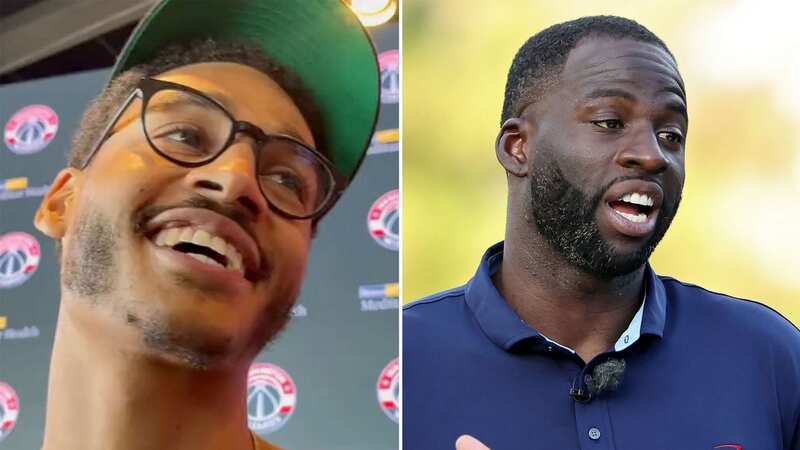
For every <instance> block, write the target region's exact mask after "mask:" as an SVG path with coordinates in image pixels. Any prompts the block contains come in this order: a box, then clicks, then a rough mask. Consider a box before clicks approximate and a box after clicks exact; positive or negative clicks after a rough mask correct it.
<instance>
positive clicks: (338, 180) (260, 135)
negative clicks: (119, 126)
mask: <svg viewBox="0 0 800 450" xmlns="http://www.w3.org/2000/svg"><path fill="white" fill-rule="evenodd" d="M166 89H174V90H178V91H183V92H187V93H189V94H193V95H197V96H199V97H201V98H203V99H204V100H207V101H209V102H211V103H212V104H214V105H215V106H216V107H217V108H219V109H220V111H222V113H223V114H224V115H225V116H226V117H227V118H228V120H230V122H231V130H230V133H229V135H228V138H227V140H226V141H225V143H224V144H223V145H222V147H221V149H220V150H218V151H217V153H216V154H215V155H214V156H212V157H211V158H209V159H208V160H205V161H197V162H186V161H181V160H179V159H176V158H173V157H171V156H169V155H167V154H166V153H164V152H163V151H161V150H160V149H159V148H158V147H157V146H156V145H155V144H153V142H152V141H151V139H150V135H149V134H148V133H147V127H146V125H145V116H144V115H145V110H146V109H147V103H148V102H149V101H150V99H151V98H152V97H153V96H154V95H155V94H156V93H158V92H160V91H162V90H166ZM137 97H138V98H141V100H142V107H141V108H140V110H139V121H140V122H141V123H142V134H144V137H145V139H146V140H147V144H148V145H149V146H150V149H151V150H153V151H154V152H156V154H158V155H159V156H161V157H162V158H164V159H166V160H167V161H170V162H172V163H174V164H176V165H178V166H181V167H186V168H190V169H191V168H195V167H202V166H205V165H207V164H211V163H212V162H214V161H215V160H216V159H217V158H219V157H220V156H221V155H222V154H223V153H225V151H227V150H228V148H230V146H231V145H232V144H233V143H234V141H235V140H236V135H237V134H238V133H245V134H247V135H248V136H250V137H251V138H252V139H253V140H254V141H255V143H256V145H254V146H250V148H251V150H252V151H253V157H254V158H255V159H256V164H255V167H258V160H259V157H260V154H261V149H262V148H263V147H264V145H265V144H266V143H267V142H268V141H269V140H271V139H275V138H279V139H287V140H289V141H291V142H293V143H294V144H296V145H299V146H300V147H302V148H303V149H305V150H308V151H309V152H311V153H312V154H313V155H314V156H316V157H317V158H319V160H320V162H321V163H322V165H323V167H324V168H325V169H326V170H327V171H328V172H329V173H330V174H331V178H332V181H333V183H332V185H331V191H330V192H329V193H328V195H327V197H326V198H325V199H324V200H323V201H322V202H321V203H320V205H321V206H320V207H318V208H317V209H316V210H315V212H313V213H311V214H309V215H306V216H298V215H295V214H291V213H288V212H286V211H284V210H282V209H281V208H279V207H277V206H275V205H274V204H273V202H272V201H270V199H269V198H268V197H267V194H266V193H264V188H263V187H262V186H261V183H260V182H258V181H257V182H256V183H257V184H258V189H259V191H261V195H262V196H263V197H264V200H266V202H267V204H268V205H269V208H270V209H272V210H273V211H275V212H277V213H278V214H280V215H282V216H284V217H286V218H288V219H294V220H307V219H312V220H313V219H318V218H319V217H321V216H322V215H324V214H325V213H326V212H328V211H329V210H330V209H331V208H332V207H333V205H334V204H336V201H337V200H338V199H339V197H340V196H341V195H342V193H343V192H344V189H345V187H346V185H347V183H346V181H345V179H344V177H343V176H342V175H341V174H340V173H339V171H338V170H336V167H335V166H334V165H333V163H332V162H331V161H330V160H329V159H328V158H327V157H325V155H323V154H322V153H321V152H320V151H319V150H317V149H315V148H312V147H309V146H308V145H306V144H304V143H302V142H300V141H299V140H298V139H296V138H294V137H292V136H289V135H286V134H280V133H265V132H264V130H262V129H261V127H259V126H258V125H255V124H254V123H252V122H248V121H246V120H237V119H236V118H235V117H233V114H231V113H230V112H229V111H228V110H227V109H226V108H225V106H223V105H222V103H220V102H219V101H217V100H216V99H214V98H212V97H210V96H208V95H207V94H205V93H204V92H202V91H199V90H197V89H194V88H192V87H189V86H185V85H183V84H180V83H174V82H171V81H165V80H158V79H156V78H151V77H144V78H142V79H141V80H139V82H138V83H137V84H136V87H135V88H134V90H133V92H131V94H130V95H129V96H128V98H127V99H125V101H124V102H123V103H122V105H121V106H120V107H119V109H118V110H117V112H115V113H114V115H113V119H111V120H110V121H109V123H108V125H106V128H105V129H104V130H103V133H102V134H101V138H100V139H98V140H97V142H96V143H95V145H94V146H93V147H92V150H91V151H90V152H89V154H88V156H87V157H86V159H85V161H84V162H83V164H81V165H80V167H79V169H81V170H83V169H85V168H86V167H87V166H88V165H89V163H90V162H91V161H92V159H93V158H94V156H95V154H97V152H98V151H99V150H100V147H102V145H103V144H104V143H105V142H106V141H107V140H108V139H109V138H110V137H111V136H112V135H113V133H111V130H112V129H113V128H114V125H116V123H117V121H118V120H119V119H120V117H122V114H123V113H124V112H125V111H126V110H127V109H128V107H129V106H130V105H131V103H132V102H133V99H134V98H137ZM255 176H256V178H257V177H258V174H255Z"/></svg>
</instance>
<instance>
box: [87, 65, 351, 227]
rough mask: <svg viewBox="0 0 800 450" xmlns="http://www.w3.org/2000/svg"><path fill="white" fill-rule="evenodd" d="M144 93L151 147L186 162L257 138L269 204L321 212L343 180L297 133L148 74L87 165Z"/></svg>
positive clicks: (295, 212)
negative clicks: (241, 138) (240, 137)
mask: <svg viewBox="0 0 800 450" xmlns="http://www.w3.org/2000/svg"><path fill="white" fill-rule="evenodd" d="M137 97H139V98H141V99H142V108H141V112H140V120H141V122H142V127H143V130H144V135H145V138H146V139H147V142H148V143H149V144H150V147H151V148H152V149H153V150H154V151H155V152H156V153H158V154H159V155H161V156H162V157H163V158H165V159H167V160H169V161H171V162H173V163H175V164H177V165H179V166H182V167H200V166H202V165H205V164H208V163H210V162H212V161H214V160H215V159H216V158H218V157H219V156H220V155H221V154H222V153H223V152H224V151H225V150H226V149H227V148H228V147H230V145H231V144H232V143H233V141H234V140H235V139H236V133H245V134H247V135H249V136H250V137H252V138H253V140H255V142H256V146H254V147H253V152H254V153H255V159H256V173H255V175H256V179H257V180H258V185H259V187H260V189H261V193H262V194H263V195H264V197H265V198H266V199H267V203H268V204H269V205H270V207H271V208H273V209H274V210H276V211H277V212H279V213H280V214H282V215H284V216H286V217H289V218H292V219H313V218H315V217H319V216H320V215H322V214H323V213H324V212H325V211H326V210H327V209H328V208H329V207H330V206H331V205H332V204H333V202H334V200H335V199H336V198H337V197H338V196H339V194H340V193H341V189H340V188H339V186H341V185H343V183H342V182H341V178H340V177H339V176H338V175H337V173H336V171H335V169H334V167H333V164H332V163H331V162H330V161H328V159H327V158H325V156H323V155H322V154H321V153H320V152H318V151H317V150H315V149H313V148H310V147H308V146H306V145H304V144H303V143H302V142H300V141H298V140H297V139H295V138H293V137H291V136H286V135H280V134H267V133H265V132H264V131H263V130H261V128H259V127H258V126H256V125H254V124H252V123H250V122H246V121H242V120H236V119H235V118H234V117H233V115H232V114H231V113H229V112H228V111H227V110H226V109H225V108H224V107H223V106H222V105H221V104H220V103H219V102H217V101H216V100H214V99H213V98H210V97H208V96H207V95H205V94H203V93H202V92H200V91H197V90H195V89H192V88H190V87H188V86H183V85H181V84H177V83H171V82H168V81H162V80H156V79H152V78H144V79H142V80H141V81H140V82H139V84H138V85H137V87H136V89H135V90H134V91H133V93H131V95H130V96H129V97H128V99H127V100H126V101H125V102H124V103H123V104H122V107H120V109H119V111H117V113H116V114H115V115H114V118H113V119H112V120H111V122H110V123H109V124H108V126H107V127H106V129H105V131H104V132H103V135H102V138H101V139H100V140H99V141H98V142H97V144H95V146H94V147H93V148H92V151H91V152H90V153H89V156H88V157H87V158H86V161H85V162H84V163H83V166H82V168H85V167H86V166H87V165H88V164H89V162H90V161H91V160H92V157H94V154H95V153H97V150H98V149H99V148H100V146H101V145H102V144H103V143H104V142H105V141H106V140H107V139H108V138H109V137H110V135H111V130H112V129H113V127H114V124H116V122H117V120H119V118H120V117H121V116H122V113H123V112H124V111H125V110H126V109H127V108H128V106H130V104H131V102H132V101H133V99H134V98H137Z"/></svg>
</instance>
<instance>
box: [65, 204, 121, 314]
mask: <svg viewBox="0 0 800 450" xmlns="http://www.w3.org/2000/svg"><path fill="white" fill-rule="evenodd" d="M76 227H77V228H76V231H75V237H74V239H73V242H74V244H73V245H72V246H71V247H70V249H69V251H68V252H67V253H65V254H64V259H63V264H64V270H63V274H62V278H63V283H64V287H65V288H66V289H68V290H70V291H72V292H74V293H76V294H78V295H79V296H81V297H83V298H85V299H88V300H89V301H90V302H91V303H92V304H95V305H96V304H98V303H99V301H100V298H101V297H102V296H103V295H106V294H108V293H110V292H111V291H112V290H113V289H114V274H115V273H116V272H117V262H116V259H115V258H114V255H115V252H116V242H117V239H118V237H119V233H118V232H116V231H115V230H114V228H113V227H112V226H111V223H110V221H109V220H107V219H106V218H105V217H103V216H102V215H101V214H100V213H99V212H97V211H95V210H89V211H87V212H86V213H85V214H83V215H82V216H81V217H80V218H79V219H78V222H77V225H76Z"/></svg>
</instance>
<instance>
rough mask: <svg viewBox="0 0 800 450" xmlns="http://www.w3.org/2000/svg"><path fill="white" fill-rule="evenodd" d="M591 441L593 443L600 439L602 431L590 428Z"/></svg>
mask: <svg viewBox="0 0 800 450" xmlns="http://www.w3.org/2000/svg"><path fill="white" fill-rule="evenodd" d="M589 439H591V440H593V441H596V440H598V439H600V430H598V429H597V427H592V428H589Z"/></svg>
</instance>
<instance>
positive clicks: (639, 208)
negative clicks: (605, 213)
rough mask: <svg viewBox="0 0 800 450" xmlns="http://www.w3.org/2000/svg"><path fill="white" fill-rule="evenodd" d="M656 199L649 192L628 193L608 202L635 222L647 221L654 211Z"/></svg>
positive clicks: (624, 216)
mask: <svg viewBox="0 0 800 450" xmlns="http://www.w3.org/2000/svg"><path fill="white" fill-rule="evenodd" d="M654 204H655V201H654V200H653V198H652V197H651V196H650V195H648V194H642V193H638V192H633V193H628V194H625V195H623V196H622V197H620V198H619V199H618V200H614V201H611V202H608V206H610V207H611V209H612V210H613V211H614V212H615V213H617V214H619V215H620V216H622V217H623V218H625V219H627V220H629V221H631V222H633V223H645V222H646V221H647V218H648V217H650V215H651V214H652V213H653V211H654V210H655V208H654V207H653V205H654Z"/></svg>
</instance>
